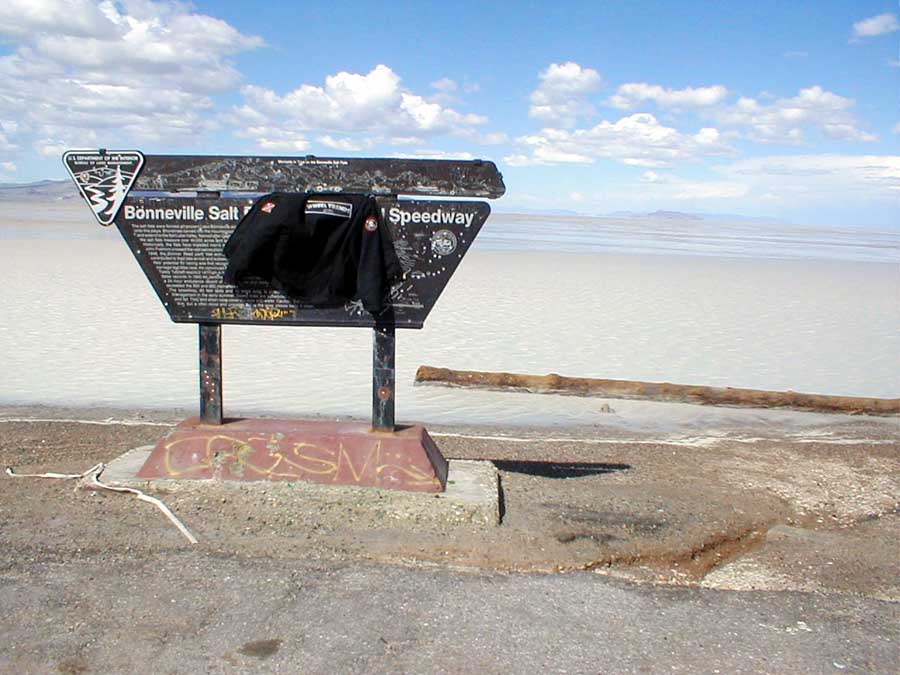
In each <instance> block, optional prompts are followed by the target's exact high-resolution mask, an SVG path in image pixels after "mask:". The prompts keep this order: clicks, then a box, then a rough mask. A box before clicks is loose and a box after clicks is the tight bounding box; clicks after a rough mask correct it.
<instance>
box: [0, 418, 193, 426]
mask: <svg viewBox="0 0 900 675" xmlns="http://www.w3.org/2000/svg"><path fill="white" fill-rule="evenodd" d="M2 422H68V423H70V424H98V425H100V426H119V425H121V426H125V427H145V426H146V427H174V426H175V423H174V422H142V421H139V420H116V419H113V418H112V417H107V418H106V419H105V420H79V419H73V418H68V417H0V423H2Z"/></svg>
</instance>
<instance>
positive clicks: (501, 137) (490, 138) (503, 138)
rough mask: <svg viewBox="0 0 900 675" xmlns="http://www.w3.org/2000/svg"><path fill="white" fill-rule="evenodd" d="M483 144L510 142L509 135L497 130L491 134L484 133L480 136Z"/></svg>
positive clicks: (479, 140)
mask: <svg viewBox="0 0 900 675" xmlns="http://www.w3.org/2000/svg"><path fill="white" fill-rule="evenodd" d="M478 142H479V143H481V145H502V144H504V143H508V142H509V136H507V135H506V134H505V133H503V132H502V131H495V132H492V133H489V134H482V135H481V136H479V137H478Z"/></svg>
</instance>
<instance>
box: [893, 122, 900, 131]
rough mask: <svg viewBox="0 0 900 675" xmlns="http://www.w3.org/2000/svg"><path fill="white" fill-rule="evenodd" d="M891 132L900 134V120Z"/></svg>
mask: <svg viewBox="0 0 900 675" xmlns="http://www.w3.org/2000/svg"><path fill="white" fill-rule="evenodd" d="M891 133H895V134H900V122H897V124H895V125H894V126H893V128H892V129H891Z"/></svg>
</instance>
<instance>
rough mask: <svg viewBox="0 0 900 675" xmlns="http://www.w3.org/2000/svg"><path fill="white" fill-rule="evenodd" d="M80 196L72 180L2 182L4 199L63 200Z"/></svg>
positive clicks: (1, 191)
mask: <svg viewBox="0 0 900 675" xmlns="http://www.w3.org/2000/svg"><path fill="white" fill-rule="evenodd" d="M76 198H78V188H76V187H75V184H74V183H73V182H72V181H70V180H39V181H37V182H35V183H0V200H2V201H48V200H49V201H62V200H69V199H76Z"/></svg>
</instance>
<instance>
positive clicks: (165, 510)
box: [6, 462, 197, 544]
mask: <svg viewBox="0 0 900 675" xmlns="http://www.w3.org/2000/svg"><path fill="white" fill-rule="evenodd" d="M104 469H106V464H104V463H103V462H100V463H99V464H95V465H94V466H92V467H91V468H90V469H88V470H87V471H85V472H84V473H16V472H15V471H13V468H12V467H11V466H8V467H6V475H7V476H10V477H12V478H60V479H63V480H81V481H84V482H85V484H86V486H87V487H88V488H90V489H92V490H108V491H109V492H119V493H125V494H132V495H134V496H135V497H137V498H138V499H140V500H141V501H142V502H147V503H148V504H153V505H154V506H155V507H156V508H158V509H159V510H160V511H162V514H163V515H164V516H165V517H166V518H168V519H169V522H171V523H172V524H173V525H174V526H175V527H177V528H178V531H179V532H181V534H182V535H184V538H185V539H187V540H188V541H189V542H191V543H192V544H196V543H197V539H196V537H194V535H192V534H191V533H190V531H189V530H188V529H187V528H186V527H185V526H184V524H183V523H182V522H181V521H180V520H178V517H177V516H176V515H175V514H174V513H172V512H171V511H170V510H169V507H168V506H166V505H165V504H163V503H162V502H161V501H160V500H159V499H157V498H156V497H151V496H150V495H147V494H144V493H143V492H141V491H140V490H136V489H134V488H130V487H124V486H120V485H108V484H107V483H103V482H101V480H100V474H102V473H103V471H104Z"/></svg>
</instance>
